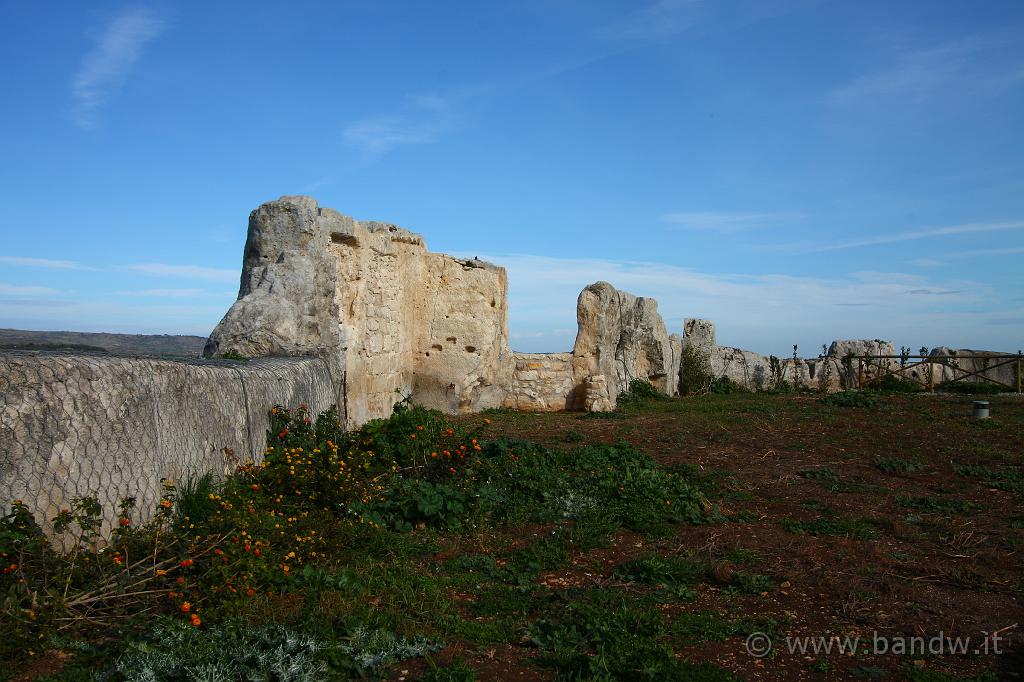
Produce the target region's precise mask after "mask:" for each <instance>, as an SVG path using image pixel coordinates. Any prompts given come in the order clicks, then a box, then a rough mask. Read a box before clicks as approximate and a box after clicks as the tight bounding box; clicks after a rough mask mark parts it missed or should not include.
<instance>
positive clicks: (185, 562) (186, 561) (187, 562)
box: [179, 559, 193, 568]
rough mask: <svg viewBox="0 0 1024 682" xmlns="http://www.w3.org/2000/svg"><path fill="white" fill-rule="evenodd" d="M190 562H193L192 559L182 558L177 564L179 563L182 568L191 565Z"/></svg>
mask: <svg viewBox="0 0 1024 682" xmlns="http://www.w3.org/2000/svg"><path fill="white" fill-rule="evenodd" d="M192 563H193V562H192V560H191V559H185V560H184V561H182V562H181V564H179V565H180V566H182V567H183V568H188V567H189V566H191V565H192Z"/></svg>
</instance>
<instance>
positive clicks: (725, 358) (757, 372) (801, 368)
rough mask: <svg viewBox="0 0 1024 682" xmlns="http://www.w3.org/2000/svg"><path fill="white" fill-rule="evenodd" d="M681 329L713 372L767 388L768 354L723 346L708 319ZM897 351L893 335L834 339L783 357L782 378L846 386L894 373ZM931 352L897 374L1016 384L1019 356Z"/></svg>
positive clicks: (933, 380)
mask: <svg viewBox="0 0 1024 682" xmlns="http://www.w3.org/2000/svg"><path fill="white" fill-rule="evenodd" d="M683 329H684V338H683V344H684V347H687V348H694V349H696V350H698V351H699V352H701V353H703V354H704V355H705V356H706V357H707V359H708V363H709V365H710V370H711V374H712V376H713V377H715V378H719V377H726V378H728V379H729V380H731V381H732V382H734V383H736V384H737V385H739V386H741V387H743V388H746V389H749V390H766V389H769V388H771V387H772V386H771V383H772V380H773V377H772V373H771V362H770V358H769V356H765V355H761V354H760V353H755V352H753V351H748V350H742V349H740V348H732V347H730V346H719V345H718V342H717V339H716V338H715V325H714V323H712V322H710V321H709V320H702V319H695V318H687V319H686V321H685V323H684V325H683ZM912 352H913V354H914V355H917V354H918V353H919V351H918V350H914V351H912ZM849 355H852V356H873V359H871V360H870V361H869V360H860V359H850V360H848V361H845V360H844V358H846V357H847V356H849ZM896 355H898V352H897V350H896V348H895V346H894V345H893V343H892V342H891V341H883V340H881V339H846V340H839V341H833V342H832V343H831V344H830V345H829V347H828V348H827V349H826V351H825V352H824V353H823V354H822V355H821V356H819V357H816V358H795V359H794V358H792V357H789V358H780V359H779V363H780V373H779V379H781V380H782V381H785V382H787V383H788V384H790V385H792V386H795V387H798V388H807V389H812V390H821V391H841V390H843V389H844V388H853V387H856V386H858V385H861V384H865V385H866V384H868V383H870V382H871V381H872V380H874V379H877V378H881V377H883V376H884V375H885V374H887V373H895V372H896V370H899V369H900V367H901V364H900V360H899V359H898V358H893V357H886V356H896ZM928 355H929V356H930V357H932V358H935V360H936V361H935V362H933V363H928V364H920V365H917V366H915V367H911V365H914V364H915V363H919V362H920V360H917V359H914V360H909V361H908V362H907V367H906V369H904V370H902V371H900V372H899V373H898V375H897V378H902V379H905V380H907V381H911V382H916V383H918V384H920V385H921V386H922V387H927V386H938V385H939V384H941V383H942V382H944V381H953V380H954V379H959V381H961V382H966V383H971V382H984V381H987V380H990V381H997V382H1000V383H1002V384H1004V385H1006V386H1009V387H1015V386H1016V381H1017V379H1016V376H1017V374H1016V372H1017V370H1016V362H1015V361H1012V360H1011V361H1010V362H1006V361H1005V359H1004V360H997V359H995V358H992V357H989V358H986V357H985V356H996V355H1005V354H1001V353H993V352H990V351H973V350H951V349H949V348H944V347H939V348H933V349H932V350H931V351H929V352H928ZM965 355H970V356H973V357H966V356H965ZM978 356H981V357H978ZM960 370H966V371H967V372H974V373H976V374H978V375H980V376H966V372H965V371H960Z"/></svg>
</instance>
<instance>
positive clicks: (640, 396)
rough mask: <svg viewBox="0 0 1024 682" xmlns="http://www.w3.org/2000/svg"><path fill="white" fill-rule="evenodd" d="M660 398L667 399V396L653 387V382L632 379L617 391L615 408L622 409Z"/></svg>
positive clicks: (642, 404)
mask: <svg viewBox="0 0 1024 682" xmlns="http://www.w3.org/2000/svg"><path fill="white" fill-rule="evenodd" d="M662 400H668V396H666V395H665V394H664V393H662V392H661V391H659V390H658V389H657V388H655V387H654V384H652V383H651V382H649V381H644V380H643V379H633V380H632V381H631V382H629V387H628V388H627V389H626V390H625V391H622V392H621V393H619V395H618V398H616V400H615V405H616V408H617V409H619V410H623V409H628V408H631V407H642V406H644V405H646V404H648V403H652V402H656V401H662Z"/></svg>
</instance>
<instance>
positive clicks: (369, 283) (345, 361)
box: [205, 197, 512, 425]
mask: <svg viewBox="0 0 1024 682" xmlns="http://www.w3.org/2000/svg"><path fill="white" fill-rule="evenodd" d="M507 291H508V282H507V278H506V275H505V271H504V269H503V268H499V267H496V266H494V265H491V264H489V263H484V262H483V261H477V260H471V261H462V260H459V259H456V258H452V257H451V256H447V255H444V254H436V253H430V252H428V251H427V248H426V244H425V243H424V241H423V239H422V237H420V236H419V235H417V234H414V233H412V232H409V231H407V230H404V229H402V228H399V227H396V226H394V225H390V224H386V223H377V222H360V221H357V220H354V219H352V218H350V217H348V216H345V215H342V214H341V213H338V212H337V211H334V210H332V209H328V208H320V207H318V205H317V203H316V201H315V200H313V199H311V198H309V197H282V198H281V199H278V200H277V201H272V202H269V203H266V204H264V205H262V206H260V207H259V208H258V209H256V210H255V211H253V213H252V214H251V215H250V217H249V235H248V239H247V241H246V249H245V257H244V260H243V269H242V283H241V287H240V289H239V294H238V300H237V301H236V302H235V303H234V305H232V307H231V309H230V310H229V311H228V313H227V315H225V316H224V319H223V320H222V321H221V322H220V324H218V325H217V328H216V329H214V331H213V333H212V334H211V336H210V340H209V342H208V343H207V347H206V351H205V353H206V355H207V356H215V355H220V354H223V353H225V352H229V351H233V352H236V353H240V354H242V355H245V356H262V355H317V356H320V357H323V358H324V359H325V360H327V362H328V364H329V366H330V368H331V373H332V377H333V379H334V382H335V389H336V391H337V394H338V404H339V406H340V407H341V408H342V409H343V414H344V417H345V419H346V421H347V423H348V424H350V425H357V424H362V423H364V422H366V421H368V420H370V419H374V418H378V417H386V416H388V415H389V414H391V408H392V406H393V405H394V404H395V403H396V402H398V401H400V400H402V399H403V398H405V397H408V396H410V395H412V394H414V393H415V395H416V399H417V401H418V402H420V403H421V404H424V405H426V406H428V407H434V408H437V409H442V410H445V411H448V412H460V411H473V410H480V409H485V408H487V407H497V406H499V405H501V403H502V400H503V398H504V387H505V386H506V385H507V383H508V381H509V377H510V375H511V372H512V356H511V353H510V351H509V350H508V322H507V320H508V310H507Z"/></svg>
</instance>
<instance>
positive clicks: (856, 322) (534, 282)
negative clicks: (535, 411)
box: [480, 254, 1013, 355]
mask: <svg viewBox="0 0 1024 682" xmlns="http://www.w3.org/2000/svg"><path fill="white" fill-rule="evenodd" d="M480 257H481V258H486V259H487V260H490V261H492V262H495V263H499V264H501V265H503V266H504V267H505V268H506V269H507V270H508V274H509V319H510V329H511V336H512V342H513V343H512V345H513V348H515V349H516V350H522V351H564V350H568V349H569V348H571V346H572V342H573V339H574V337H575V330H573V331H572V332H568V330H567V329H566V328H567V326H569V325H572V324H573V323H574V322H575V319H576V299H577V297H578V296H579V293H580V291H581V290H582V289H583V287H585V286H586V285H588V284H591V283H593V282H595V281H599V280H604V281H608V282H611V283H612V284H613V285H614V286H615V287H616V288H618V289H620V290H623V291H628V292H630V293H633V294H636V295H641V296H650V297H653V298H654V299H656V300H657V301H658V308H659V311H660V312H661V314H662V316H663V317H664V319H665V323H666V325H667V327H668V329H669V331H670V332H675V333H681V331H682V326H683V319H684V318H686V317H703V318H708V319H711V320H713V321H715V322H716V323H717V325H718V330H719V342H720V343H723V344H728V345H737V346H740V347H746V348H749V349H751V350H755V351H758V352H761V353H772V352H774V353H776V354H779V353H783V354H787V355H788V354H789V353H790V352H791V351H792V344H793V343H798V344H799V345H800V348H801V349H802V351H801V352H803V353H807V354H814V353H815V352H816V351H817V349H818V348H819V347H820V345H821V344H822V343H828V342H830V341H832V340H833V339H837V338H891V339H893V340H895V341H896V342H897V345H899V344H900V343H908V345H912V346H913V347H915V348H916V347H918V346H920V345H922V344H925V345H930V346H931V345H939V344H941V343H946V342H949V343H957V344H960V345H962V346H964V347H967V346H971V345H973V346H975V347H985V346H986V345H988V346H996V347H997V349H998V346H999V345H1007V347H1008V345H1009V344H1011V343H1013V342H1011V341H1009V340H1008V338H1009V337H1007V338H1006V339H1004V338H1003V337H1002V336H993V335H988V336H983V335H982V334H983V331H979V330H981V328H982V324H983V321H984V320H985V319H987V318H986V317H984V315H989V316H990V314H989V313H986V312H984V311H983V310H981V308H983V306H984V305H986V304H987V303H989V302H991V299H992V291H991V289H990V287H988V286H987V285H984V284H980V283H978V282H973V281H960V280H943V281H934V280H932V279H930V278H927V277H923V276H920V275H911V274H906V273H883V272H858V273H854V274H850V275H845V276H836V277H831V278H821V277H794V276H790V275H777V274H768V275H735V274H711V273H704V272H699V271H696V270H693V269H689V268H682V267H677V266H672V265H665V264H661V263H643V262H618V261H610V260H601V259H575V258H550V257H545V256H535V255H525V254H493V255H490V256H484V255H483V254H481V255H480ZM924 292H928V294H927V295H925V294H924ZM974 310H977V312H976V313H968V312H966V311H974ZM1001 312H1003V311H1001ZM965 316H967V317H965ZM968 319H969V320H970V323H969V324H967V323H965V322H964V320H968ZM965 324H967V326H964V325H965ZM970 325H975V326H970ZM1009 331H1012V330H1010V329H1009V327H1007V333H1008V332H1009ZM971 334H975V336H971ZM915 344H916V345H915Z"/></svg>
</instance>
